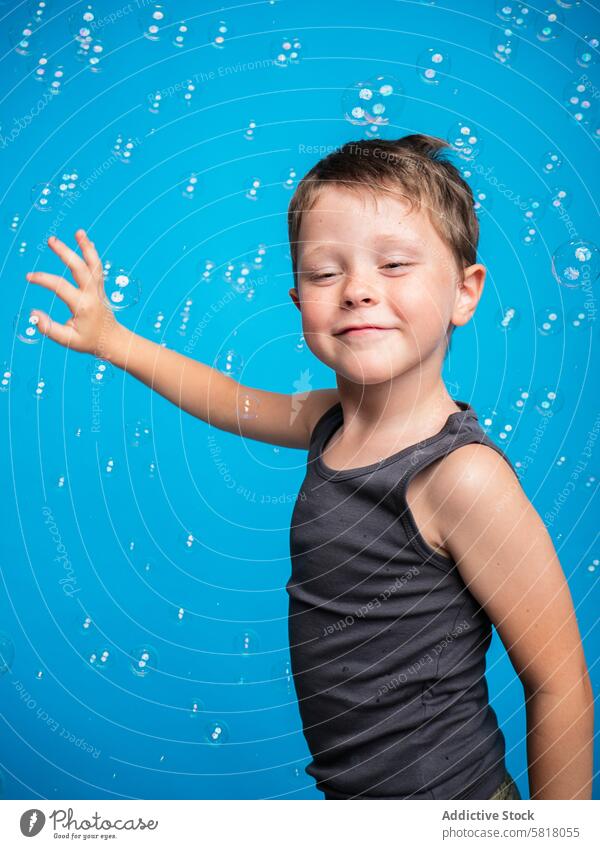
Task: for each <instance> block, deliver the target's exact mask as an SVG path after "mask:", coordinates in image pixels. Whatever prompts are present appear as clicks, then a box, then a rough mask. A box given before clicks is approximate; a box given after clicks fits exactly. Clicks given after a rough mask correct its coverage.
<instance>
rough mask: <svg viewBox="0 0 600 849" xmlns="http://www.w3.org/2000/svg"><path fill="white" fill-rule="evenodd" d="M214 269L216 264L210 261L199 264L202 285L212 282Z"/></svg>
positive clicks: (206, 260)
mask: <svg viewBox="0 0 600 849" xmlns="http://www.w3.org/2000/svg"><path fill="white" fill-rule="evenodd" d="M216 267H217V266H216V263H214V262H213V261H212V259H205V260H203V261H202V262H201V263H200V280H201V282H202V283H210V282H212V279H213V272H214V270H215V268H216Z"/></svg>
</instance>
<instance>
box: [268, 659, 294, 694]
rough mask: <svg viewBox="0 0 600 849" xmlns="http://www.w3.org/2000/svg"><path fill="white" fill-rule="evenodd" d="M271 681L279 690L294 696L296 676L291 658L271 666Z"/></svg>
mask: <svg viewBox="0 0 600 849" xmlns="http://www.w3.org/2000/svg"><path fill="white" fill-rule="evenodd" d="M271 681H272V682H273V684H274V685H275V686H276V687H277V689H278V690H283V691H284V692H285V693H286V695H288V696H292V697H293V696H294V677H293V675H292V667H291V663H290V661H289V660H286V661H285V662H284V663H282V664H281V665H279V664H276V665H273V666H272V667H271Z"/></svg>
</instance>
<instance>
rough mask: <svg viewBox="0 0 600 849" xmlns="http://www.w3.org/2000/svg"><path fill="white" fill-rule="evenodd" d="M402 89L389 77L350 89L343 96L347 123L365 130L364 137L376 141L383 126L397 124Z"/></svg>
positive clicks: (381, 76) (378, 78)
mask: <svg viewBox="0 0 600 849" xmlns="http://www.w3.org/2000/svg"><path fill="white" fill-rule="evenodd" d="M402 102H403V98H402V87H401V86H400V84H399V82H398V81H397V80H396V79H395V78H394V77H390V76H383V75H381V74H380V75H378V76H376V77H374V78H373V79H370V80H366V81H364V82H362V81H359V82H357V83H354V84H353V85H351V86H349V87H348V88H347V89H346V91H345V92H344V95H343V97H342V107H343V110H344V116H345V118H346V120H347V121H349V122H350V123H351V124H353V125H355V126H358V127H366V130H365V134H366V135H367V136H368V137H369V138H376V137H377V136H378V135H379V131H380V129H381V127H385V126H387V125H388V124H389V123H390V121H394V122H395V121H396V119H397V116H398V113H399V112H400V109H401V108H402Z"/></svg>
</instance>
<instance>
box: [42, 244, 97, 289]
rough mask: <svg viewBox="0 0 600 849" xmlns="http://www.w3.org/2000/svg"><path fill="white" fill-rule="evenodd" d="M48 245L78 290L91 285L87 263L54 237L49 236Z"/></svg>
mask: <svg viewBox="0 0 600 849" xmlns="http://www.w3.org/2000/svg"><path fill="white" fill-rule="evenodd" d="M48 245H49V247H50V248H52V250H53V251H54V253H55V254H56V255H57V256H58V257H60V259H62V261H63V262H64V264H65V265H66V266H67V268H68V269H69V271H70V272H71V274H72V275H73V277H74V278H75V281H76V283H77V285H78V286H79V288H80V289H85V288H86V287H87V286H89V285H90V283H91V272H90V270H89V268H88V266H87V263H86V262H85V261H84V260H83V259H82V258H81V257H80V256H79V254H76V253H75V251H74V250H72V249H71V248H70V247H69V246H68V245H65V243H64V242H61V241H60V239H57V238H56V236H50V238H49V239H48Z"/></svg>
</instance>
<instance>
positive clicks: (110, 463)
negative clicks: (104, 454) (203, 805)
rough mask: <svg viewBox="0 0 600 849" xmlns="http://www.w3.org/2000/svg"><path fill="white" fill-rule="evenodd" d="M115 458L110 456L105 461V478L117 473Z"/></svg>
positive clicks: (103, 470)
mask: <svg viewBox="0 0 600 849" xmlns="http://www.w3.org/2000/svg"><path fill="white" fill-rule="evenodd" d="M115 469H116V466H115V460H114V457H108V458H107V459H106V460H105V462H104V467H103V469H102V472H103V475H104V477H105V478H112V477H113V475H114V473H115Z"/></svg>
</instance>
